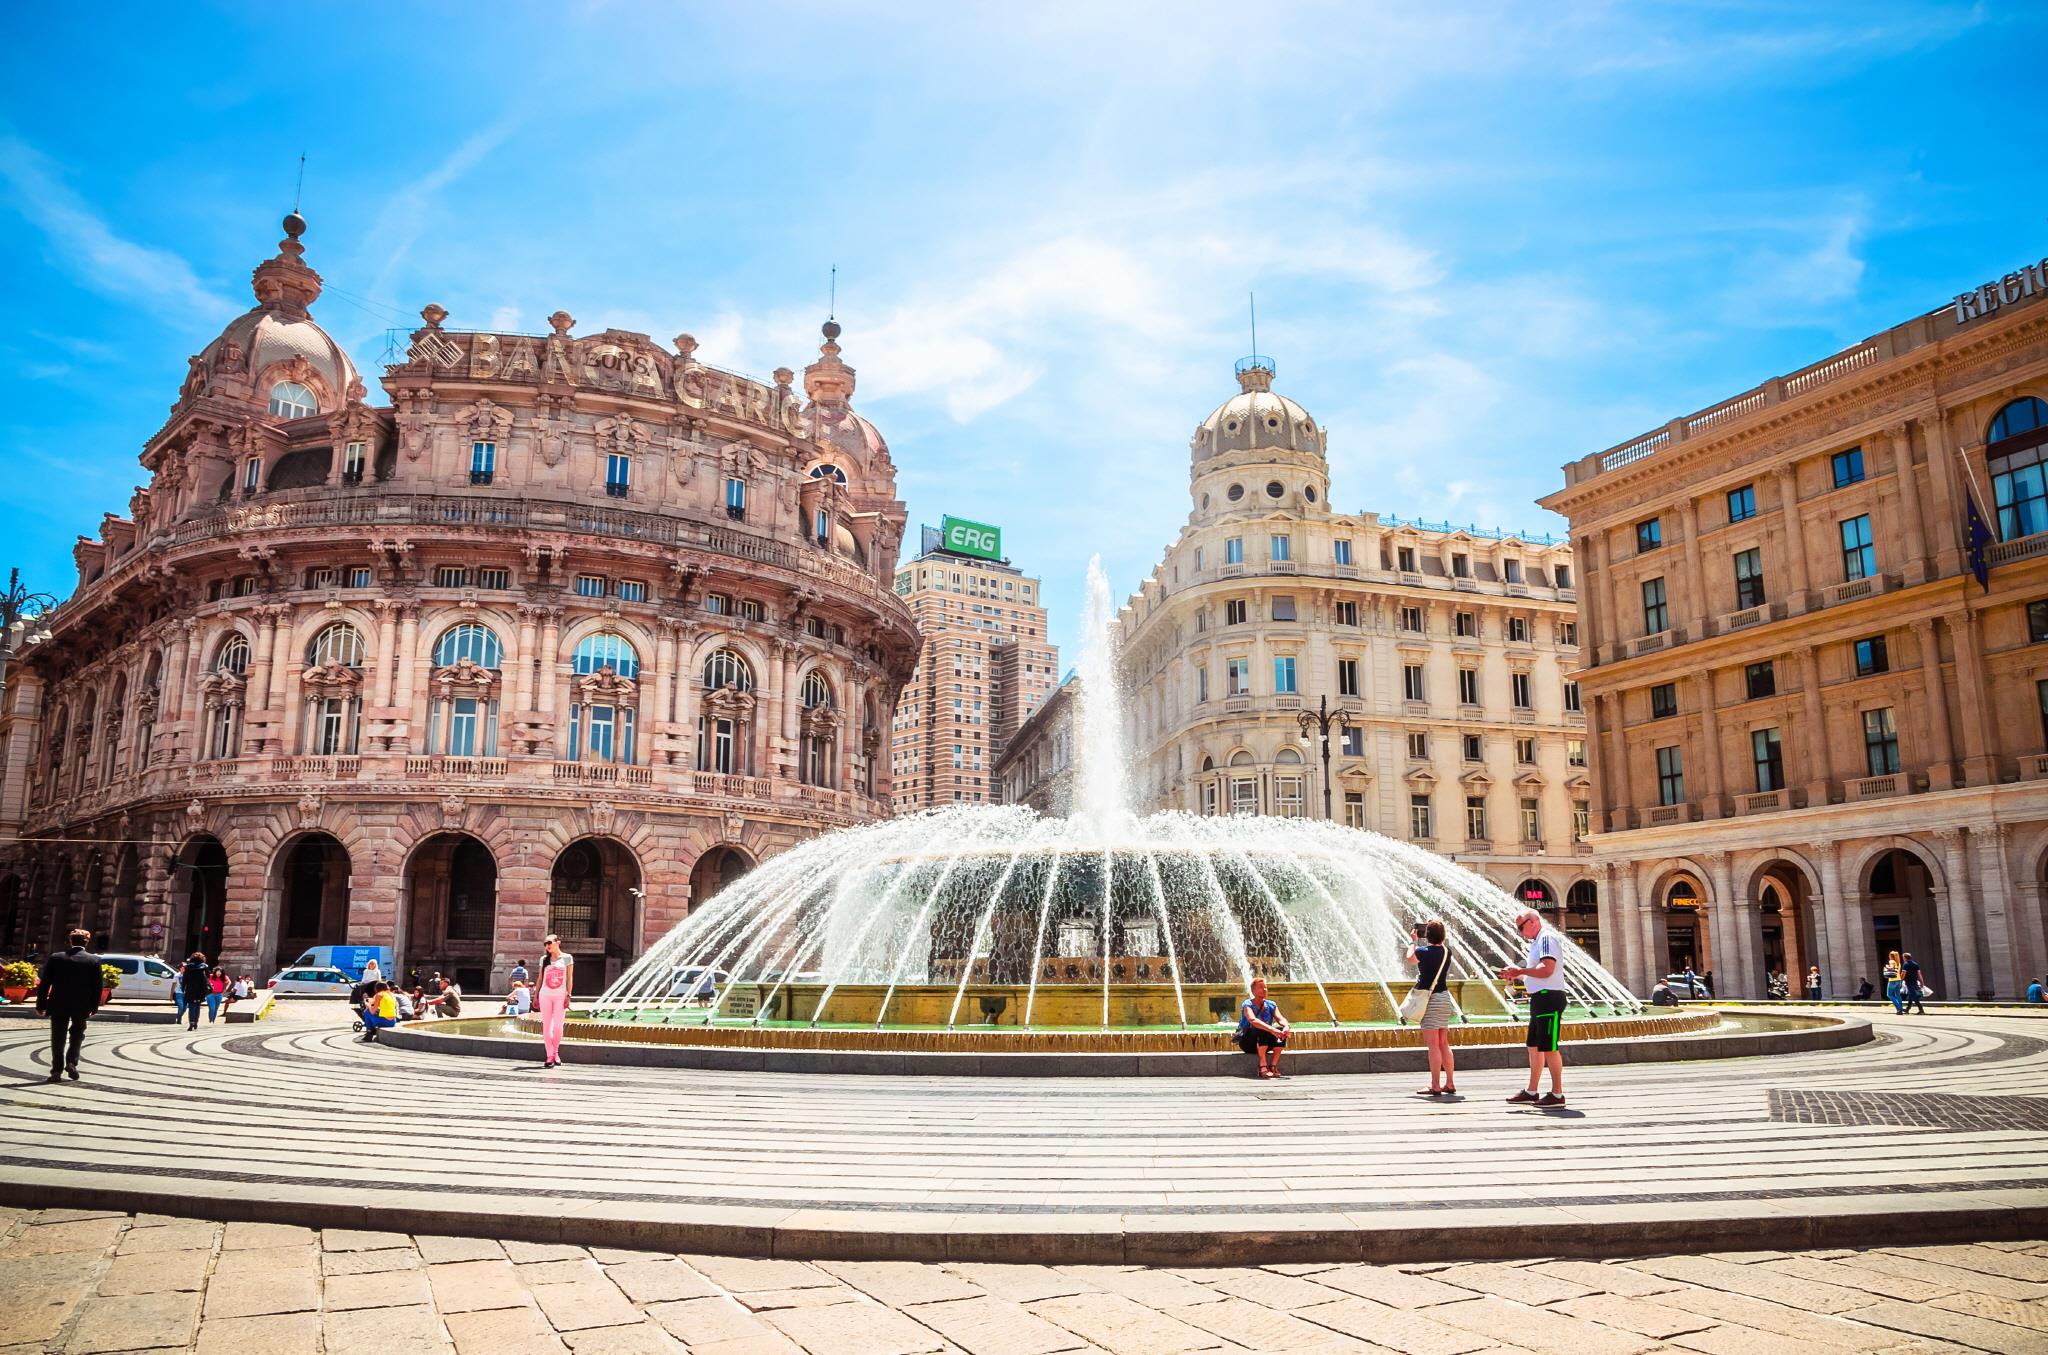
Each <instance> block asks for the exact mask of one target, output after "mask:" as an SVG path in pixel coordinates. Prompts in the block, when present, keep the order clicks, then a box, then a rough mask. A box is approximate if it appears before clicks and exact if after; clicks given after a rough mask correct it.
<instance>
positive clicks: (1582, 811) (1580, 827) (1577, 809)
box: [1572, 800, 1593, 842]
mask: <svg viewBox="0 0 2048 1355" xmlns="http://www.w3.org/2000/svg"><path fill="white" fill-rule="evenodd" d="M1592 831H1593V811H1592V810H1590V809H1588V808H1586V802H1585V801H1584V800H1574V801H1572V840H1573V841H1575V842H1584V841H1585V840H1586V837H1587V835H1588V834H1589V833H1591V832H1592Z"/></svg>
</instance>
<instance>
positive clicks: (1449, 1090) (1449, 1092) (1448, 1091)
mask: <svg viewBox="0 0 2048 1355" xmlns="http://www.w3.org/2000/svg"><path fill="white" fill-rule="evenodd" d="M1457 1094H1458V1089H1457V1088H1456V1087H1453V1086H1451V1085H1450V1084H1449V1083H1445V1084H1444V1095H1445V1096H1456V1095H1457Z"/></svg>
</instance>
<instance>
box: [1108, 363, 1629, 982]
mask: <svg viewBox="0 0 2048 1355" xmlns="http://www.w3.org/2000/svg"><path fill="white" fill-rule="evenodd" d="M1273 378H1274V365H1273V363H1272V361H1271V359H1268V358H1264V357H1251V358H1246V359H1244V360H1243V361H1241V362H1240V363H1238V365H1237V381H1238V391H1237V393H1236V394H1234V395H1232V396H1230V398H1229V399H1227V400H1225V401H1224V402H1223V403H1222V404H1220V405H1218V406H1217V407H1216V409H1215V411H1214V412H1213V413H1211V414H1210V415H1209V416H1208V417H1207V418H1205V419H1203V420H1202V422H1201V423H1200V424H1199V425H1197V427H1196V428H1195V432H1194V436H1193V438H1192V439H1191V440H1190V442H1189V451H1190V465H1189V491H1190V494H1191V497H1192V506H1191V511H1190V513H1189V515H1188V521H1187V525H1186V526H1185V527H1184V528H1183V529H1182V530H1181V533H1180V536H1179V538H1178V539H1177V540H1175V541H1174V542H1173V544H1172V545H1170V546H1169V547H1168V548H1167V551H1166V555H1165V558H1164V559H1163V560H1162V561H1161V562H1160V564H1159V566H1158V567H1157V568H1156V569H1155V570H1154V571H1153V572H1152V575H1151V577H1149V578H1148V579H1146V580H1145V582H1144V585H1143V586H1142V587H1141V588H1140V589H1139V590H1138V591H1137V592H1136V593H1135V594H1133V595H1132V596H1131V598H1130V600H1129V601H1128V603H1126V605H1125V607H1124V609H1123V611H1122V612H1121V614H1120V615H1119V617H1118V619H1117V628H1118V638H1119V643H1120V645H1121V663H1122V666H1123V671H1124V674H1125V678H1126V682H1127V684H1128V687H1129V692H1130V696H1129V712H1130V714H1129V718H1130V720H1131V721H1132V723H1133V725H1134V729H1133V730H1132V731H1131V739H1130V746H1131V748H1132V750H1133V757H1132V766H1133V773H1132V781H1133V785H1134V787H1135V789H1136V792H1137V797H1138V799H1139V801H1140V802H1141V803H1142V804H1144V805H1145V806H1146V807H1148V808H1151V809H1182V810H1186V811H1188V812H1190V813H1196V814H1274V815H1280V816H1283V817H1315V818H1320V817H1324V816H1326V815H1327V816H1328V817H1330V818H1332V819H1335V820H1337V821H1338V822H1341V823H1347V824H1350V825H1351V826H1353V827H1357V828H1369V829H1372V830H1374V831H1377V832H1380V833H1385V834H1387V835H1389V836H1391V837H1396V838H1401V839H1405V840H1407V841H1410V842H1414V843H1417V844H1418V845H1421V846H1424V847H1428V848H1430V849H1432V850H1434V851H1437V852H1440V853H1443V854H1444V855H1447V856H1450V857H1451V858H1453V859H1454V860H1456V861H1457V862H1458V863H1459V864H1461V865H1464V866H1467V867H1469V868H1471V869H1473V870H1476V871H1478V872H1479V873H1481V874H1483V875H1485V876H1487V877H1488V878H1490V879H1492V880H1493V881H1495V882H1496V883H1497V884H1499V885H1500V886H1501V887H1502V888H1504V889H1508V890H1511V891H1513V892H1514V893H1516V894H1517V896H1518V897H1521V898H1524V899H1526V900H1527V901H1529V902H1530V903H1531V904H1533V905H1535V906H1537V907H1539V908H1542V909H1544V910H1545V911H1546V912H1549V913H1550V914H1551V915H1552V916H1553V917H1555V918H1556V920H1557V922H1558V923H1559V925H1560V926H1563V927H1566V928H1568V929H1569V930H1570V932H1571V934H1572V936H1573V937H1574V938H1575V939H1578V940H1580V941H1582V942H1583V943H1585V944H1587V945H1589V946H1590V947H1592V948H1595V949H1597V946H1598V934H1597V922H1596V910H1597V906H1598V897H1597V892H1598V891H1597V888H1596V886H1595V883H1594V881H1593V879H1592V878H1591V876H1590V874H1589V873H1588V871H1587V861H1588V859H1589V856H1590V852H1589V849H1588V847H1587V844H1586V840H1585V839H1586V836H1587V833H1588V831H1589V824H1588V814H1587V799H1588V796H1589V794H1590V791H1591V786H1590V782H1589V780H1588V778H1587V774H1586V743H1585V716H1584V715H1583V714H1582V713H1581V711H1580V709H1579V700H1578V688H1577V685H1576V682H1575V680H1574V675H1575V674H1576V672H1577V670H1578V664H1579V650H1578V627H1577V612H1576V599H1577V594H1576V592H1575V590H1574V583H1575V580H1574V579H1573V578H1572V568H1571V551H1570V549H1569V547H1568V546H1566V545H1565V544H1564V543H1562V542H1559V541H1553V540H1550V539H1547V538H1540V537H1520V536H1514V535H1509V534H1504V533H1500V532H1491V531H1482V530H1479V529H1477V528H1469V527H1468V528H1457V527H1453V526H1451V525H1450V524H1448V523H1446V524H1438V525H1429V524H1426V523H1423V522H1419V521H1411V522H1403V521H1401V520H1400V519H1398V518H1393V517H1383V516H1381V515H1380V514H1378V513H1372V512H1364V513H1355V514H1352V513H1342V512H1338V511H1337V510H1336V509H1335V508H1334V507H1333V506H1332V505H1331V503H1330V465H1329V461H1328V459H1327V450H1328V445H1329V444H1328V432H1327V430H1325V429H1324V428H1323V426H1322V425H1321V424H1320V423H1318V422H1317V421H1316V419H1315V418H1314V416H1312V415H1311V414H1310V413H1309V412H1308V411H1307V410H1306V409H1304V408H1302V406H1300V405H1299V404H1296V403H1295V402H1294V401H1293V400H1290V399H1288V398H1287V397H1286V396H1284V395H1281V394H1279V393H1278V392H1276V391H1275V390H1274V389H1273ZM1325 705H1327V708H1328V710H1329V711H1331V712H1332V713H1333V715H1334V714H1336V713H1339V712H1341V713H1342V715H1343V717H1344V718H1343V719H1342V720H1334V719H1333V721H1332V723H1331V725H1330V728H1329V735H1328V737H1329V762H1328V773H1327V778H1326V776H1325V773H1324V764H1323V732H1322V729H1321V727H1320V725H1318V724H1316V723H1314V721H1315V719H1316V717H1317V716H1318V715H1319V714H1320V712H1321V710H1322V709H1323V708H1324V706H1325ZM1304 717H1308V720H1309V721H1310V725H1309V728H1308V729H1307V730H1306V731H1305V730H1304V723H1303V722H1304Z"/></svg>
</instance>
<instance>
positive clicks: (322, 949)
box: [291, 946, 396, 980]
mask: <svg viewBox="0 0 2048 1355" xmlns="http://www.w3.org/2000/svg"><path fill="white" fill-rule="evenodd" d="M372 960H375V961H376V962H377V968H378V970H379V971H380V972H381V973H382V974H383V975H384V977H385V978H387V979H388V978H391V977H392V975H393V974H394V973H395V972H396V968H395V966H394V965H393V963H392V959H391V947H389V946H313V947H311V948H309V949H307V950H306V951H304V952H302V953H301V954H300V955H299V958H298V959H296V960H293V961H292V963H291V967H292V968H293V969H339V970H340V971H341V972H342V973H344V974H347V975H348V976H349V977H350V978H351V979H352V980H360V979H361V978H362V977H363V968H364V966H366V965H368V964H369V963H370V961H372Z"/></svg>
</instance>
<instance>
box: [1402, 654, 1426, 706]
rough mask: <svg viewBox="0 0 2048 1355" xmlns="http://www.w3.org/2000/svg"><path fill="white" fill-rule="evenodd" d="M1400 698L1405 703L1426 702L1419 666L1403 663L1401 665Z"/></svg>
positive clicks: (1420, 666) (1420, 667)
mask: <svg viewBox="0 0 2048 1355" xmlns="http://www.w3.org/2000/svg"><path fill="white" fill-rule="evenodd" d="M1401 696H1402V699H1403V700H1407V701H1426V700H1428V699H1429V698H1428V697H1426V696H1424V695H1423V688H1422V665H1421V664H1419V663H1404V664H1402V665H1401Z"/></svg>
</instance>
